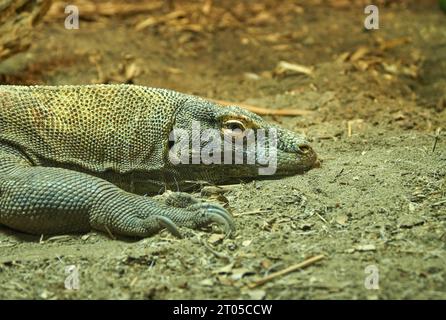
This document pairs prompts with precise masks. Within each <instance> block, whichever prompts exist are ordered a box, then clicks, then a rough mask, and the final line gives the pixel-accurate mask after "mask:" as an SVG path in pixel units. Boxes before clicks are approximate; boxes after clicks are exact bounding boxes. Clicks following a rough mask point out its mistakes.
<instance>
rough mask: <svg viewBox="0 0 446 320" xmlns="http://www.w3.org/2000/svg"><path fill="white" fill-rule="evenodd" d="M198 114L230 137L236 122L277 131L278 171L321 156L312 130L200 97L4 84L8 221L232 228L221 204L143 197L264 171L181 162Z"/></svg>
mask: <svg viewBox="0 0 446 320" xmlns="http://www.w3.org/2000/svg"><path fill="white" fill-rule="evenodd" d="M194 121H195V122H199V123H200V124H201V129H200V130H202V131H203V130H206V129H215V130H219V131H218V132H222V135H223V132H226V131H227V130H232V129H234V127H233V126H234V124H235V125H236V127H237V129H241V130H244V129H247V128H251V129H253V130H259V129H270V128H276V129H277V132H278V134H277V138H278V142H277V150H278V151H277V158H278V159H277V172H276V175H290V174H295V173H298V172H303V171H305V170H308V169H310V168H311V167H313V166H314V165H315V163H316V162H317V157H316V154H315V153H314V151H313V150H312V149H311V147H310V146H309V145H308V143H307V142H306V141H305V139H304V138H303V137H302V136H300V135H298V134H296V133H293V132H291V131H288V130H284V129H281V128H279V127H277V126H274V125H272V124H269V123H267V122H265V121H264V120H263V119H262V118H260V117H258V116H257V115H255V114H253V113H251V112H249V111H246V110H243V109H240V108H237V107H221V106H218V105H216V104H214V103H212V102H209V101H207V100H205V99H202V98H199V97H196V96H191V95H186V94H182V93H178V92H175V91H170V90H166V89H157V88H148V87H143V86H136V85H83V86H82V85H79V86H31V87H27V86H0V224H4V225H6V226H9V227H11V228H13V229H17V230H19V231H23V232H28V233H34V234H55V233H68V232H86V231H89V230H91V229H97V230H100V231H107V232H111V233H112V234H118V235H126V236H135V237H146V236H149V235H151V234H153V233H155V232H157V231H158V230H160V229H162V228H167V229H168V230H169V231H171V232H172V233H174V234H176V235H179V233H178V231H177V229H176V225H182V226H186V227H190V228H197V227H200V226H204V225H207V224H209V223H212V222H216V223H218V224H221V225H223V226H224V228H225V229H226V231H227V232H228V233H230V232H231V231H232V230H233V229H234V224H233V221H232V218H231V216H230V215H229V214H228V212H227V211H226V210H225V209H224V208H222V207H220V206H218V205H214V204H208V203H202V202H199V201H197V200H196V199H194V198H192V197H191V196H189V195H188V194H184V193H173V194H172V195H171V196H170V198H167V200H166V203H159V202H157V201H154V200H152V199H151V198H149V197H144V196H142V195H141V194H144V193H157V192H159V190H160V189H161V188H163V187H168V188H175V187H177V186H178V187H183V186H184V184H186V181H194V180H205V181H210V182H213V183H217V182H224V181H232V180H241V179H245V178H254V177H256V175H257V169H258V165H248V164H237V165H235V164H219V165H217V164H210V165H205V164H203V163H195V164H180V165H178V164H175V165H174V164H172V163H171V161H169V157H168V154H169V150H170V149H171V148H172V142H171V140H169V135H170V133H171V132H172V130H174V129H183V130H186V131H188V132H189V131H190V130H191V126H192V124H193V122H194ZM205 144H206V142H202V145H201V147H203V146H205ZM254 156H255V157H256V156H259V155H258V154H255V155H254Z"/></svg>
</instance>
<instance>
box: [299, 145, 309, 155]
mask: <svg viewBox="0 0 446 320" xmlns="http://www.w3.org/2000/svg"><path fill="white" fill-rule="evenodd" d="M299 150H300V152H301V153H303V154H307V153H310V152H311V150H312V149H311V147H310V146H308V145H302V146H299Z"/></svg>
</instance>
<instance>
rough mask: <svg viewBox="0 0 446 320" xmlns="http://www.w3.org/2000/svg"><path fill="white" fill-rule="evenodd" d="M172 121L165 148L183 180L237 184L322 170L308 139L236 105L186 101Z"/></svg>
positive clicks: (173, 166)
mask: <svg viewBox="0 0 446 320" xmlns="http://www.w3.org/2000/svg"><path fill="white" fill-rule="evenodd" d="M172 122H173V128H172V129H173V130H172V132H171V133H170V136H169V141H168V143H167V145H166V149H167V150H168V151H169V152H168V154H169V160H170V163H171V164H172V167H171V168H172V169H171V170H174V171H175V173H176V175H178V176H179V177H180V181H181V180H184V179H187V180H204V181H211V182H215V183H223V182H230V181H233V182H236V181H240V180H249V179H252V178H259V177H260V178H261V177H262V176H263V177H264V178H271V177H278V176H286V175H293V174H297V173H303V172H305V171H307V170H309V169H311V168H314V167H317V166H319V161H318V159H317V155H316V153H315V152H314V150H313V149H312V147H311V146H310V145H309V143H308V141H307V140H306V139H305V137H304V136H302V135H301V134H298V133H295V132H292V131H290V130H286V129H284V128H281V127H280V126H277V125H275V124H271V123H269V122H267V121H265V120H264V119H262V118H261V117H260V116H258V115H256V114H254V113H252V112H250V111H247V110H245V109H242V108H239V107H237V106H229V107H223V106H220V105H217V104H215V103H212V102H210V101H207V100H204V99H201V98H197V97H192V96H187V98H186V99H185V100H184V101H183V102H182V104H181V105H180V106H179V107H178V108H177V110H176V113H175V115H174V119H173V121H172ZM203 164H205V166H203Z"/></svg>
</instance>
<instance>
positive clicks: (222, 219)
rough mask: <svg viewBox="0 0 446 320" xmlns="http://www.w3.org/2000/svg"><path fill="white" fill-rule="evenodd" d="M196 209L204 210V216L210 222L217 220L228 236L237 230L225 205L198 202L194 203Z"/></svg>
mask: <svg viewBox="0 0 446 320" xmlns="http://www.w3.org/2000/svg"><path fill="white" fill-rule="evenodd" d="M193 207H195V208H196V209H198V210H200V211H202V212H203V213H204V216H205V217H206V218H207V219H208V220H209V222H210V223H212V222H215V223H217V224H219V225H221V226H223V229H224V231H225V234H226V236H227V237H229V236H231V235H232V233H233V232H234V231H235V225H234V220H233V219H232V217H231V215H230V214H229V212H228V211H227V210H226V209H224V208H223V207H221V206H219V205H216V204H212V203H203V202H201V203H198V204H196V205H194V206H193Z"/></svg>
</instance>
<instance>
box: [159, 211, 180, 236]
mask: <svg viewBox="0 0 446 320" xmlns="http://www.w3.org/2000/svg"><path fill="white" fill-rule="evenodd" d="M154 218H155V219H156V220H157V221H158V223H159V224H160V225H161V226H162V227H164V228H165V229H166V230H167V231H169V232H170V233H171V234H172V235H173V236H175V237H177V238H179V239H182V238H183V236H182V235H181V233H180V231H179V230H178V227H177V226H176V224H175V223H174V222H173V221H172V220H170V219H169V218H167V217H163V216H154Z"/></svg>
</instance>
